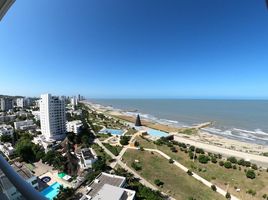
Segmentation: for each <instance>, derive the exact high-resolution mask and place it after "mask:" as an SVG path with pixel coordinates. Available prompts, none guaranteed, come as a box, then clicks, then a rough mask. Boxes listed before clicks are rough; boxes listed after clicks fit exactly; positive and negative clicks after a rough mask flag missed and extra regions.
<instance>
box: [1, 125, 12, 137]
mask: <svg viewBox="0 0 268 200" xmlns="http://www.w3.org/2000/svg"><path fill="white" fill-rule="evenodd" d="M13 133H14V129H13V127H12V126H11V125H6V124H2V125H0V136H2V135H10V136H13Z"/></svg>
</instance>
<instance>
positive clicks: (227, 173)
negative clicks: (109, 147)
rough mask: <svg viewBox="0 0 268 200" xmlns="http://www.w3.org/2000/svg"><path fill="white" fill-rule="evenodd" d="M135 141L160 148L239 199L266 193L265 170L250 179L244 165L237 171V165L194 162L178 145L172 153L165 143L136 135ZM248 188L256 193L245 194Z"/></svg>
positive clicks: (267, 179)
mask: <svg viewBox="0 0 268 200" xmlns="http://www.w3.org/2000/svg"><path fill="white" fill-rule="evenodd" d="M137 141H138V142H139V143H140V145H141V146H143V147H144V148H157V149H159V150H161V151H162V152H164V153H166V154H167V155H169V156H170V157H171V158H172V159H174V160H176V161H178V162H180V163H181V164H183V165H184V166H186V167H188V168H190V169H191V170H192V171H194V172H195V173H197V174H198V175H200V176H202V177H203V178H205V179H207V180H208V181H211V182H213V183H214V184H216V185H217V186H219V187H221V188H222V189H227V187H228V188H229V191H230V192H231V194H234V195H236V196H237V197H239V198H241V199H245V200H255V199H256V200H257V199H262V195H263V194H265V193H266V194H268V172H266V171H265V170H263V171H262V172H260V171H255V173H256V175H257V174H259V176H258V175H257V177H256V178H255V179H253V180H251V179H249V178H247V177H246V175H245V172H244V169H245V167H241V171H239V169H238V165H237V169H236V170H234V169H226V168H225V167H221V166H219V164H218V163H217V164H213V163H211V162H209V163H208V164H201V163H199V162H198V160H196V161H195V162H193V161H192V160H190V158H189V156H188V154H186V153H184V152H182V151H180V149H179V148H178V147H176V149H177V150H178V152H177V153H173V152H171V151H170V148H169V147H167V146H166V145H162V146H157V145H155V144H153V142H148V141H146V140H144V139H142V138H141V137H137ZM200 169H201V171H200ZM235 187H237V188H240V189H241V192H240V193H237V192H236V190H235ZM249 189H253V190H255V191H256V192H257V194H256V195H255V196H254V197H253V196H252V195H250V194H247V193H246V191H247V190H249Z"/></svg>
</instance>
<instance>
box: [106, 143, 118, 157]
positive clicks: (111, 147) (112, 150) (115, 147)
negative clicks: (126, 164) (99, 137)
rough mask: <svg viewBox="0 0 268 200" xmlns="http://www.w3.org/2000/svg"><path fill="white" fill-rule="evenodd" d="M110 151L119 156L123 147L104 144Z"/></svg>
mask: <svg viewBox="0 0 268 200" xmlns="http://www.w3.org/2000/svg"><path fill="white" fill-rule="evenodd" d="M102 144H103V145H104V146H105V147H106V148H107V149H108V150H109V151H111V152H112V154H114V155H115V156H118V155H119V153H120V151H121V150H122V148H123V147H121V146H112V145H110V144H108V143H102Z"/></svg>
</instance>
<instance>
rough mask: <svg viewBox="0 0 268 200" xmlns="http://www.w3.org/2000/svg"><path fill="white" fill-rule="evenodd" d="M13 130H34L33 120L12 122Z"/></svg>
mask: <svg viewBox="0 0 268 200" xmlns="http://www.w3.org/2000/svg"><path fill="white" fill-rule="evenodd" d="M14 127H15V130H18V129H19V130H29V129H35V128H36V125H35V124H34V123H33V120H25V121H18V122H14Z"/></svg>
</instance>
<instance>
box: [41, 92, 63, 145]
mask: <svg viewBox="0 0 268 200" xmlns="http://www.w3.org/2000/svg"><path fill="white" fill-rule="evenodd" d="M40 122H41V132H42V134H43V135H44V136H45V137H46V138H47V139H54V140H62V139H64V137H65V136H66V135H65V134H66V116H65V101H64V100H63V99H61V98H59V97H56V96H51V94H43V95H41V100H40Z"/></svg>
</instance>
